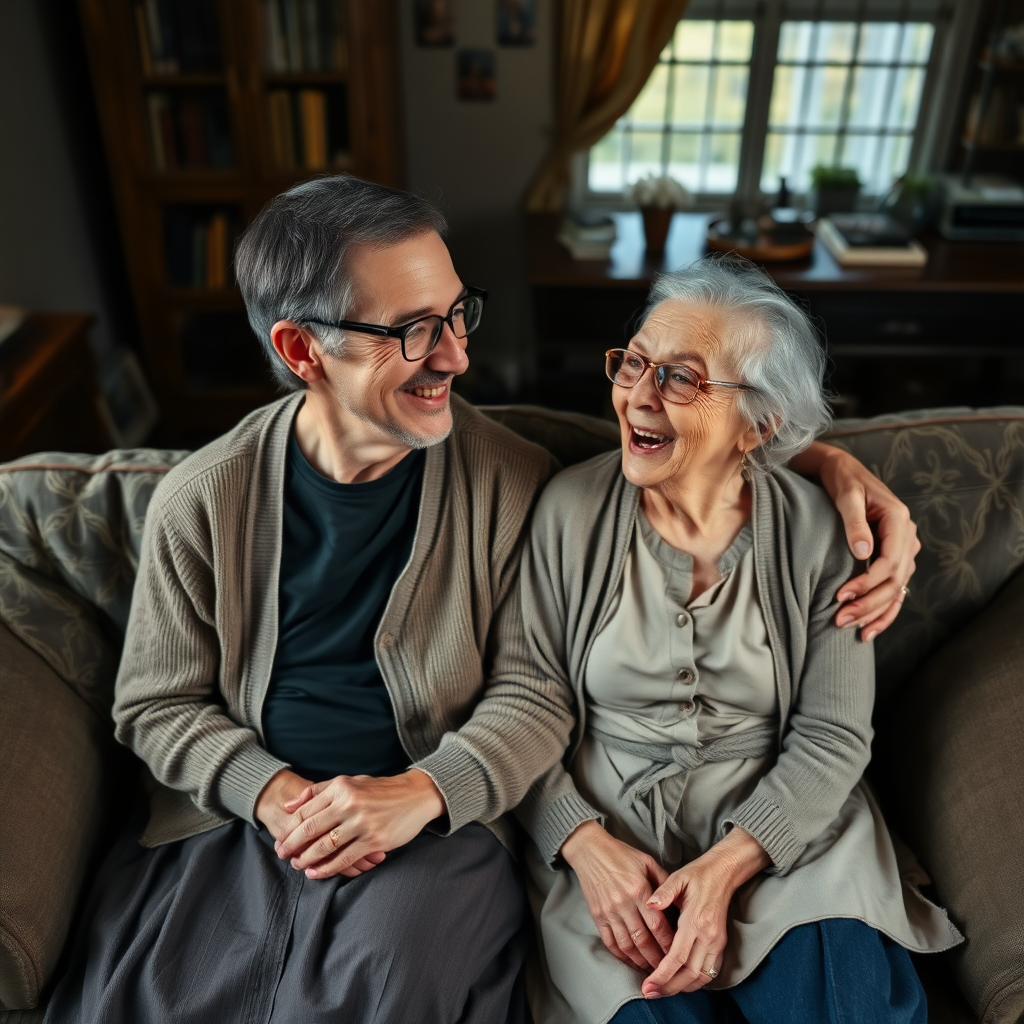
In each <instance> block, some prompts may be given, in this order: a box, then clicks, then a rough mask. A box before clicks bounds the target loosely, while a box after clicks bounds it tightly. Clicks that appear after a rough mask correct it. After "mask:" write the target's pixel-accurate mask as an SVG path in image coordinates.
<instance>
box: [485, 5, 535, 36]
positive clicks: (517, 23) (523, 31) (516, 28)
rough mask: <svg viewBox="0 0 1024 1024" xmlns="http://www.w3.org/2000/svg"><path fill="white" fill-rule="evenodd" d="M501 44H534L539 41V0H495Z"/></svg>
mask: <svg viewBox="0 0 1024 1024" xmlns="http://www.w3.org/2000/svg"><path fill="white" fill-rule="evenodd" d="M494 2H495V4H496V6H497V14H498V45H499V46H533V44H534V43H535V42H536V41H537V0H494Z"/></svg>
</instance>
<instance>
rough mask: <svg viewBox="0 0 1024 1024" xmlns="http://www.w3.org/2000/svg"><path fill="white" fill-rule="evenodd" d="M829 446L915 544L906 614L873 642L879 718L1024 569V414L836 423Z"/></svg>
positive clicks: (945, 413) (922, 415)
mask: <svg viewBox="0 0 1024 1024" xmlns="http://www.w3.org/2000/svg"><path fill="white" fill-rule="evenodd" d="M826 440H828V441H830V442H831V443H832V444H835V445H838V446H839V447H841V448H845V449H846V450H847V451H849V452H851V453H852V454H853V455H855V456H856V457H857V458H858V459H860V460H861V462H863V463H864V464H865V465H866V466H867V467H868V468H869V469H870V470H871V471H872V472H873V473H875V474H876V475H877V476H879V477H880V478H881V479H882V480H884V481H885V483H886V484H888V486H889V487H890V488H892V490H893V491H894V492H895V493H896V494H897V495H898V496H899V497H900V498H901V499H902V500H903V501H904V502H906V504H907V505H908V506H909V508H910V514H911V516H912V517H913V519H914V521H915V522H916V523H917V528H918V536H919V537H920V540H921V553H920V554H919V555H918V557H917V572H916V573H915V574H914V578H913V579H912V580H911V581H910V594H909V595H908V597H907V600H906V602H905V603H904V606H903V610H902V611H901V612H900V614H899V616H898V617H897V619H896V621H895V622H894V623H893V625H892V626H890V627H889V629H887V630H886V631H885V632H884V633H882V635H881V636H880V637H879V638H878V639H877V640H876V641H875V661H876V666H877V674H878V708H879V710H880V711H883V712H884V709H885V707H886V705H887V704H888V702H889V700H890V698H891V697H892V696H893V694H894V693H895V692H896V691H897V690H898V689H899V688H900V684H901V683H902V681H903V680H905V679H906V678H908V677H909V676H910V675H911V673H912V672H913V671H914V670H915V669H916V668H918V667H919V666H920V665H921V664H922V662H924V660H925V659H926V658H927V657H928V655H929V654H930V653H931V652H932V651H934V650H935V649H936V648H937V647H938V645H939V644H940V643H941V642H942V641H943V640H944V639H945V638H946V637H948V636H950V635H951V634H952V633H954V632H956V630H958V629H959V628H960V627H961V626H963V625H964V624H965V623H967V622H969V621H970V620H971V619H972V618H973V617H974V616H975V615H976V614H977V613H978V611H980V610H981V609H982V608H983V607H984V606H985V605H986V604H988V602H989V601H991V600H992V597H993V595H994V594H995V593H996V592H997V591H998V590H999V588H1000V587H1001V586H1002V585H1003V584H1004V583H1005V582H1006V580H1007V579H1008V578H1009V577H1010V576H1011V575H1012V574H1013V573H1014V572H1015V571H1016V570H1017V569H1018V568H1019V567H1020V566H1021V564H1022V563H1024V408H1019V407H1016V406H1014V407H1008V408H999V409H982V410H975V409H931V410H922V411H919V412H912V413H901V414H899V415H896V416H879V417H876V418H875V419H870V420H838V421H837V422H836V424H835V427H834V429H833V430H832V431H831V433H830V434H829V435H828V436H827V437H826Z"/></svg>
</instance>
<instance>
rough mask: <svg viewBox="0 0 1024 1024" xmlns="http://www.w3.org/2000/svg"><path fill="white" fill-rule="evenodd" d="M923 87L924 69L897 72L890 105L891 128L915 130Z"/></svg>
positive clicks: (907, 69) (902, 69) (901, 69)
mask: <svg viewBox="0 0 1024 1024" xmlns="http://www.w3.org/2000/svg"><path fill="white" fill-rule="evenodd" d="M923 87H924V68H900V69H899V70H898V71H897V72H896V87H895V88H894V89H893V94H892V103H891V104H890V105H889V127H891V128H910V129H913V127H914V125H915V124H917V112H918V110H919V109H920V107H921V90H922V88H923Z"/></svg>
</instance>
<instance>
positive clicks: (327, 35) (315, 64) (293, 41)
mask: <svg viewBox="0 0 1024 1024" xmlns="http://www.w3.org/2000/svg"><path fill="white" fill-rule="evenodd" d="M261 7H262V9H263V48H264V59H265V63H266V68H267V70H268V71H270V72H273V73H277V74H287V73H289V72H313V73H316V72H338V73H341V72H345V71H346V70H347V67H348V66H347V61H348V46H347V45H346V40H345V22H344V12H343V9H342V4H341V2H340V0H261Z"/></svg>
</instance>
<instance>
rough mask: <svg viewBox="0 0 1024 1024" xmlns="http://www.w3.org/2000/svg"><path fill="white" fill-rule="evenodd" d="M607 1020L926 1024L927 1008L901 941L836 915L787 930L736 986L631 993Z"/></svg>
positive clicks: (628, 1023) (631, 1023) (617, 1023)
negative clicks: (657, 995) (655, 995)
mask: <svg viewBox="0 0 1024 1024" xmlns="http://www.w3.org/2000/svg"><path fill="white" fill-rule="evenodd" d="M611 1024H928V1007H927V1003H926V1001H925V995H924V989H922V988H921V982H920V981H919V980H918V977H917V972H916V971H915V970H914V965H913V964H912V963H911V961H910V954H909V953H907V951H906V950H905V949H904V948H903V947H902V946H900V945H898V944H897V943H895V942H893V941H892V940H891V939H888V938H886V937H885V936H884V935H881V934H880V933H879V932H877V931H875V929H874V928H870V927H869V926H868V925H866V924H863V923H862V922H860V921H851V920H847V919H843V918H833V919H829V920H827V921H816V922H814V923H813V924H804V925H800V926H799V927H797V928H794V929H792V931H789V932H787V933H786V934H785V935H784V936H783V937H782V938H781V939H780V940H779V942H778V944H777V945H776V946H775V948H774V949H773V950H772V951H771V952H770V953H769V954H768V956H766V957H765V959H764V960H762V961H761V963H760V964H759V965H758V966H757V968H756V970H754V972H753V973H752V974H751V975H750V977H749V978H747V980H746V981H744V982H741V983H740V984H739V985H737V986H736V987H735V988H730V989H726V990H725V991H722V992H709V991H707V989H703V990H701V991H699V992H681V993H679V995H676V996H667V997H665V998H663V999H635V1000H633V1001H632V1002H629V1003H626V1005H625V1006H623V1007H622V1009H621V1010H619V1012H618V1013H617V1014H615V1016H614V1017H613V1018H612V1020H611Z"/></svg>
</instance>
